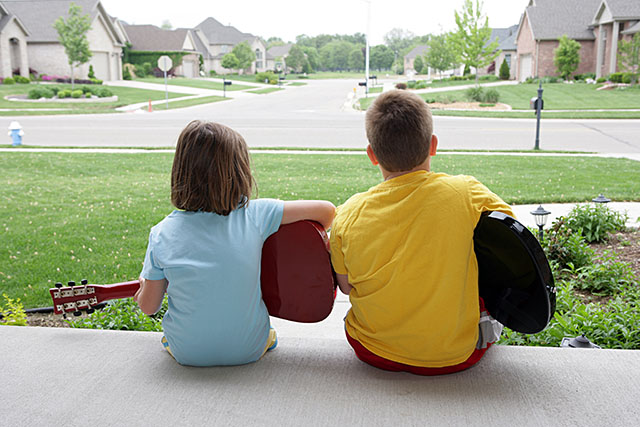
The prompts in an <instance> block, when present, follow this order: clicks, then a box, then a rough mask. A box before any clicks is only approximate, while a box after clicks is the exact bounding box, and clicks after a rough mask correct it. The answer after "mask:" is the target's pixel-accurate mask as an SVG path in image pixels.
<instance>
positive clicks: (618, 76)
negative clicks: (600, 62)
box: [607, 73, 624, 83]
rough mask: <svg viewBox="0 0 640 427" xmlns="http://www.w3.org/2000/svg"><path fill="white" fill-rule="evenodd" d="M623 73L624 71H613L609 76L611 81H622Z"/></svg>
mask: <svg viewBox="0 0 640 427" xmlns="http://www.w3.org/2000/svg"><path fill="white" fill-rule="evenodd" d="M623 74H624V73H611V74H609V77H607V78H608V80H609V81H610V82H611V83H622V76H623Z"/></svg>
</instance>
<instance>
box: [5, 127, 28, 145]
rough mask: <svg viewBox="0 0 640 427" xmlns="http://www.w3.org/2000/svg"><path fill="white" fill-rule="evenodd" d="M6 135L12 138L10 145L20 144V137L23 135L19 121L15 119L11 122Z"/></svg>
mask: <svg viewBox="0 0 640 427" xmlns="http://www.w3.org/2000/svg"><path fill="white" fill-rule="evenodd" d="M7 135H9V136H10V137H11V139H12V140H13V144H12V145H13V146H14V147H16V146H18V145H22V137H23V136H24V131H23V130H22V126H20V123H18V122H16V121H13V122H11V124H10V125H9V132H8V133H7Z"/></svg>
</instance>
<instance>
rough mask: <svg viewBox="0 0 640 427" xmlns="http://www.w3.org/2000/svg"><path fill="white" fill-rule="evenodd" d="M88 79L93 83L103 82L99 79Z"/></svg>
mask: <svg viewBox="0 0 640 427" xmlns="http://www.w3.org/2000/svg"><path fill="white" fill-rule="evenodd" d="M89 80H91V83H93V84H94V85H101V84H102V83H104V82H103V81H102V80H100V79H89Z"/></svg>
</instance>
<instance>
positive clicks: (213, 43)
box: [195, 18, 269, 74]
mask: <svg viewBox="0 0 640 427" xmlns="http://www.w3.org/2000/svg"><path fill="white" fill-rule="evenodd" d="M195 30H197V31H199V33H198V34H199V35H198V38H199V39H200V42H201V44H203V45H205V47H206V48H207V49H206V52H204V53H203V52H201V54H202V55H203V59H204V71H205V72H206V73H209V72H211V71H215V72H216V73H217V74H226V73H230V72H232V70H228V69H226V68H223V67H222V58H223V57H224V55H226V54H227V53H229V52H231V51H232V50H233V47H234V46H235V45H237V44H239V43H242V42H247V44H248V45H249V47H251V49H252V50H253V51H254V52H255V54H256V60H255V61H254V62H253V63H252V64H251V68H250V69H248V70H247V71H248V72H249V73H252V74H253V73H256V72H262V71H266V70H267V69H269V67H268V64H267V62H268V61H267V59H268V58H267V46H266V45H265V43H264V41H263V40H262V39H261V38H260V37H257V36H254V35H253V34H249V33H243V32H241V31H239V30H238V29H237V28H235V27H232V26H230V25H223V24H221V23H220V22H218V21H216V20H215V19H213V18H207V19H205V20H204V21H202V22H201V23H200V24H198V25H197V26H196V27H195Z"/></svg>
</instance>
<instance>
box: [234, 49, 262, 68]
mask: <svg viewBox="0 0 640 427" xmlns="http://www.w3.org/2000/svg"><path fill="white" fill-rule="evenodd" d="M231 53H233V54H234V55H235V57H236V58H237V59H238V67H237V68H238V69H240V70H246V69H248V68H250V67H251V64H252V63H253V61H255V60H256V53H255V52H254V51H253V50H252V49H251V46H249V43H247V42H242V43H238V44H237V45H235V46H234V47H233V49H232V50H231Z"/></svg>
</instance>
